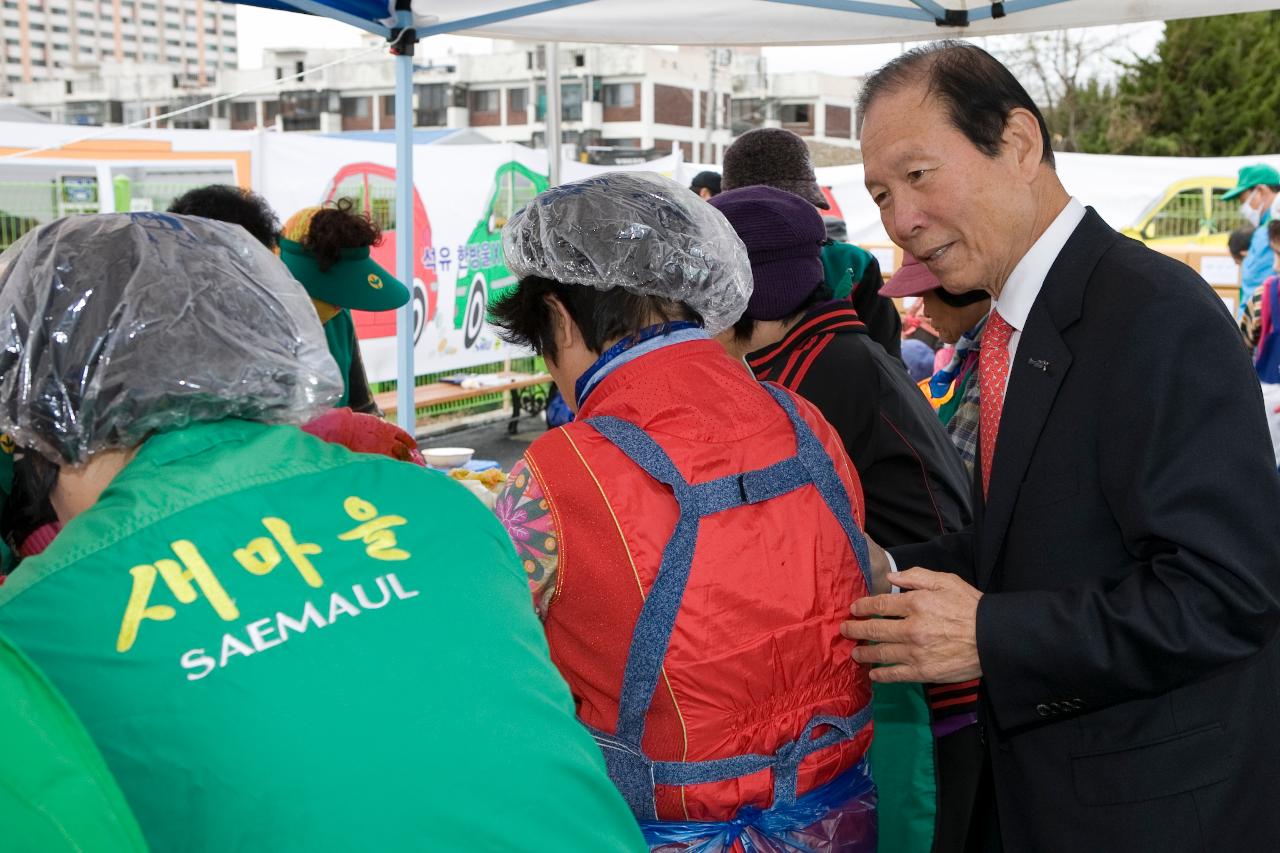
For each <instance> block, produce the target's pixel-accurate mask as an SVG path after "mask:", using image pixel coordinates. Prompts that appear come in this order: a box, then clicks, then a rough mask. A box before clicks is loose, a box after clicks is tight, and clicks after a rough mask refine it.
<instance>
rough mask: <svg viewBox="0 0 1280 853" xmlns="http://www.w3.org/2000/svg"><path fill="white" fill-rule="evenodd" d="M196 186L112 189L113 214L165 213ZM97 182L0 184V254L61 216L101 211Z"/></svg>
mask: <svg viewBox="0 0 1280 853" xmlns="http://www.w3.org/2000/svg"><path fill="white" fill-rule="evenodd" d="M205 183H206V182H203V181H202V182H199V183H172V182H158V181H135V182H130V183H127V184H125V185H123V186H122V185H120V184H119V183H117V185H116V186H115V187H113V188H112V190H111V191H112V192H113V193H114V200H115V208H116V210H121V211H128V210H165V209H167V208H168V207H169V205H170V204H171V203H172V202H173V200H174V199H175V198H177V197H178V196H180V195H182V194H183V193H185V192H186V191H187V190H191V189H195V188H196V187H198V186H204V185H205ZM101 192H102V188H101V187H99V186H98V183H97V180H96V179H94V178H91V177H86V176H68V177H62V178H56V179H52V180H47V181H0V251H2V250H4V249H7V248H8V247H9V246H10V245H12V244H13V243H14V241H16V240H17V239H18V238H19V237H21V236H22V235H23V234H25V233H27V232H28V231H30V230H31V229H32V228H35V227H36V226H38V225H43V224H45V223H46V222H52V221H53V220H55V219H59V218H61V217H63V216H70V215H73V214H77V213H98V212H100V211H101V210H102V203H101V198H100V193H101Z"/></svg>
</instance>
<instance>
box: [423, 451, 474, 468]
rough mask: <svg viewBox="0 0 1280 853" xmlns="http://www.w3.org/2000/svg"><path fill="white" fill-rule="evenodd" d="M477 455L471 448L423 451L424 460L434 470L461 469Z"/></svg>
mask: <svg viewBox="0 0 1280 853" xmlns="http://www.w3.org/2000/svg"><path fill="white" fill-rule="evenodd" d="M475 454H476V452H475V450H473V449H472V448H470V447H428V448H427V449H425V450H423V451H422V458H423V459H425V460H426V461H427V464H428V465H430V466H431V467H432V468H461V467H462V466H463V465H466V464H467V463H468V462H470V461H471V457H472V456H475Z"/></svg>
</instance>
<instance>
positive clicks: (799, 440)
mask: <svg viewBox="0 0 1280 853" xmlns="http://www.w3.org/2000/svg"><path fill="white" fill-rule="evenodd" d="M761 384H762V385H764V387H765V390H767V391H768V392H769V393H770V394H772V395H773V399H775V400H777V401H778V405H780V406H782V408H783V410H784V411H785V412H786V413H787V417H788V418H790V419H791V427H792V429H794V430H795V433H796V457H797V458H798V459H799V460H800V462H801V464H802V465H804V467H805V469H806V470H807V471H808V472H809V477H810V478H811V479H812V480H813V485H814V486H815V487H816V488H817V489H818V494H820V495H822V501H823V503H825V504H826V505H827V509H829V510H831V514H832V515H834V516H835V517H836V521H838V522H840V526H841V527H842V528H844V533H845V536H847V537H849V545H850V546H851V547H852V548H853V553H854V556H855V557H857V559H858V568H859V569H861V570H862V579H863V581H864V582H865V583H866V587H867V592H870V591H871V554H870V551H869V549H868V548H867V538H866V537H865V536H864V535H863V534H862V531H861V530H860V529H859V528H858V524H857V522H856V521H854V518H853V510H852V503H851V501H850V499H849V492H848V490H847V489H845V487H844V481H843V480H841V479H840V475H839V474H837V473H836V466H835V463H834V462H833V461H832V460H831V456H830V454H828V453H827V449H826V448H825V447H823V446H822V442H821V441H819V440H818V437H817V436H816V435H814V434H813V430H812V429H810V428H809V424H808V423H807V422H806V421H805V419H804V418H802V417H800V412H799V411H797V410H796V404H795V401H794V400H792V399H791V395H790V394H788V393H787V392H786V391H784V390H782V389H781V388H779V387H778V386H776V385H772V384H770V383H768V382H764V383H761Z"/></svg>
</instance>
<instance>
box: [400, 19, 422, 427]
mask: <svg viewBox="0 0 1280 853" xmlns="http://www.w3.org/2000/svg"><path fill="white" fill-rule="evenodd" d="M396 28H397V29H396V30H395V31H393V32H392V36H391V40H392V43H393V44H392V48H393V50H394V51H395V53H396V60H395V62H396V277H397V278H399V279H400V280H401V281H402V282H404V284H405V286H406V287H408V288H409V290H410V292H413V290H414V287H415V285H414V281H413V259H414V256H415V253H416V252H417V251H418V247H417V246H416V245H415V237H416V232H417V223H416V222H414V221H413V207H414V205H413V194H414V189H413V46H414V44H415V42H417V40H418V37H417V34H416V33H415V32H414V29H413V13H412V12H411V11H410V10H409V0H397V2H396ZM413 303H414V300H413V299H412V298H411V299H410V300H409V302H408V303H407V304H406V305H403V306H401V307H400V309H399V310H398V312H397V317H396V422H397V423H398V424H399V425H400V428H401V429H403V430H404V431H405V432H407V433H409V434H410V435H416V434H417V433H416V427H417V421H418V416H417V411H416V408H415V406H414V404H413V382H414V372H413ZM422 307H423V310H424V311H425V310H426V303H424V304H423V306H422ZM422 322H423V324H424V326H425V324H426V322H427V318H426V317H425V316H424V317H423V318H422Z"/></svg>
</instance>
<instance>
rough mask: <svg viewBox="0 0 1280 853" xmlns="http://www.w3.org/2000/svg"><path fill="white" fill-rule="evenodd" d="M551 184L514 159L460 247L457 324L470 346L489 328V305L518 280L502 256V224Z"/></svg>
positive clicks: (499, 173) (502, 169)
mask: <svg viewBox="0 0 1280 853" xmlns="http://www.w3.org/2000/svg"><path fill="white" fill-rule="evenodd" d="M547 187H548V182H547V178H546V176H545V175H540V174H538V173H537V172H535V171H533V170H532V169H529V168H527V167H525V166H522V165H520V164H519V163H517V162H515V161H514V160H513V161H511V162H510V163H504V164H503V165H501V166H499V167H498V171H497V172H496V173H495V174H494V187H493V192H492V193H490V194H489V204H488V206H487V207H486V209H485V213H484V216H483V217H481V219H480V222H479V223H478V224H477V225H476V227H475V230H473V231H472V232H471V236H470V237H469V238H468V239H467V245H466V247H465V248H466V251H465V252H462V251H460V252H459V257H458V258H457V265H458V287H457V301H456V304H455V305H454V309H453V327H454V328H455V329H461V330H462V343H463V346H464V347H466V348H467V349H470V348H471V347H472V346H473V345H474V344H475V342H476V340H477V339H478V338H479V337H480V333H481V332H482V331H484V324H485V316H486V315H487V314H488V308H489V304H490V303H491V302H495V301H497V300H498V299H501V298H502V297H503V296H505V295H506V293H507V291H509V290H510V289H511V288H512V287H514V286H515V284H516V278H515V276H513V275H512V274H511V271H510V270H508V269H507V265H506V263H505V262H504V261H503V258H502V226H504V225H506V224H507V220H508V219H510V218H511V215H512V214H514V213H515V212H516V211H517V210H519V209H520V208H522V207H524V206H525V205H526V204H528V203H529V202H531V201H533V198H534V196H536V195H537V194H538V193H540V192H542V191H543V190H545V189H546V188H547Z"/></svg>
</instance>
